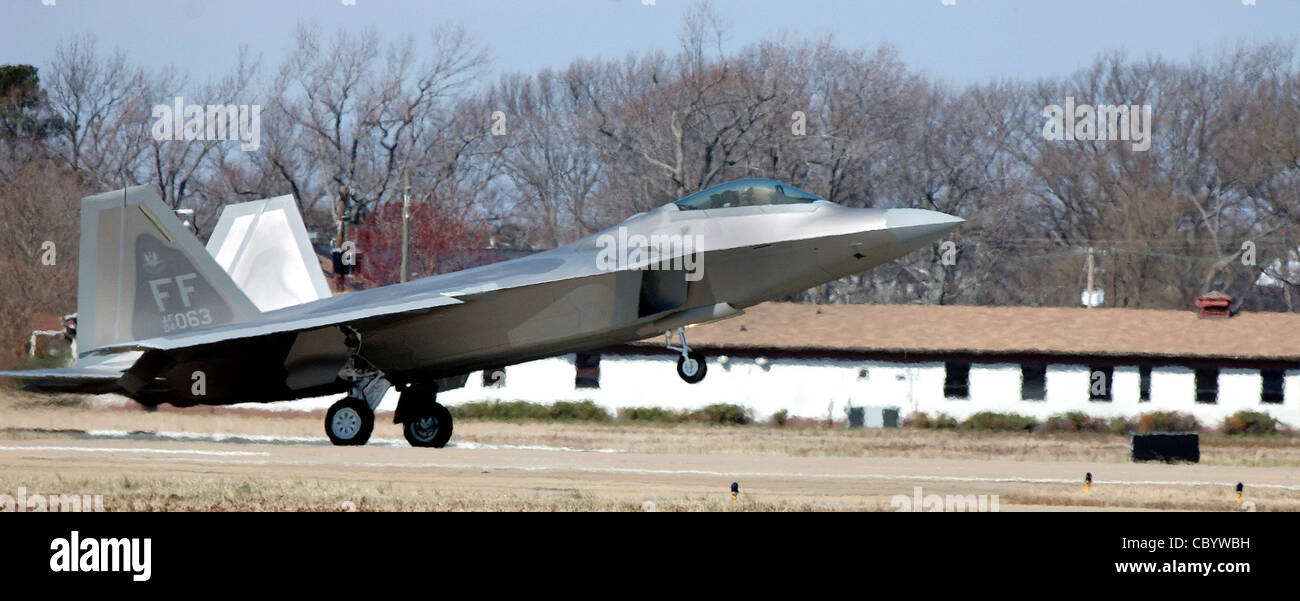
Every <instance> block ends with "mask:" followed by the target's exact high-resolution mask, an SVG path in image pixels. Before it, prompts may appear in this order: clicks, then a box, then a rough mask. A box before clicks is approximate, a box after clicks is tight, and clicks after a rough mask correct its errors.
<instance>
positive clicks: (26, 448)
mask: <svg viewBox="0 0 1300 601" xmlns="http://www.w3.org/2000/svg"><path fill="white" fill-rule="evenodd" d="M0 451H65V452H80V451H87V452H91V453H154V454H162V455H213V456H220V457H267V456H270V455H271V454H270V453H268V452H266V451H202V450H198V449H148V448H121V447H60V446H0Z"/></svg>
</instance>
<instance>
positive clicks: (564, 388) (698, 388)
mask: <svg viewBox="0 0 1300 601" xmlns="http://www.w3.org/2000/svg"><path fill="white" fill-rule="evenodd" d="M573 359H574V356H573V355H566V356H560V357H553V358H549V359H542V360H539V361H531V362H528V363H523V364H519V365H513V366H510V367H508V368H506V384H505V386H503V387H499V388H493V387H486V388H485V387H484V386H483V382H482V375H481V373H480V372H476V373H474V374H471V375H470V377H469V381H468V382H467V384H466V386H465V387H464V388H461V389H457V390H451V391H447V392H444V393H441V394H440V395H439V401H441V402H443V403H445V404H448V405H455V404H458V403H463V402H469V401H480V400H500V401H514V400H522V401H531V402H535V403H552V402H555V401H580V400H591V401H593V402H595V403H596V404H598V405H600V406H602V407H604V408H605V409H607V410H609V411H610V412H611V413H614V412H616V411H617V410H618V409H620V408H625V407H664V408H668V409H697V408H700V407H703V406H705V405H709V404H713V403H734V404H738V405H743V406H745V407H748V408H749V409H750V410H751V411H752V412H753V414H754V417H755V418H756V419H759V420H766V419H768V418H769V417H771V415H772V414H773V413H776V412H777V411H780V410H782V409H785V410H787V411H788V412H789V415H790V416H792V417H805V418H814V419H826V418H827V416H828V415H829V416H830V417H832V418H834V419H835V420H837V421H838V420H843V419H845V415H846V414H845V409H846V407H847V406H848V405H849V404H850V403H851V404H852V405H854V406H893V407H897V408H898V409H899V410H900V411H901V413H902V414H903V415H907V414H909V413H911V412H913V411H920V412H924V413H928V414H930V415H937V414H939V413H946V414H948V415H950V416H952V417H954V418H957V419H965V418H967V417H969V416H970V415H971V414H974V413H977V412H980V411H993V412H1000V413H1019V414H1021V415H1027V416H1032V417H1035V418H1038V419H1043V418H1046V417H1048V416H1051V415H1057V414H1062V413H1066V412H1069V411H1081V412H1084V413H1087V414H1089V415H1094V416H1098V417H1115V416H1125V417H1134V416H1137V415H1138V414H1140V413H1145V412H1151V411H1181V412H1184V413H1190V414H1192V415H1195V416H1196V418H1197V419H1198V420H1200V422H1201V423H1202V424H1204V425H1207V426H1217V425H1218V424H1219V422H1221V421H1222V420H1223V418H1224V417H1227V416H1229V415H1231V414H1233V413H1236V412H1237V411H1241V410H1252V411H1261V412H1265V413H1269V414H1270V415H1272V416H1273V417H1275V418H1277V419H1279V420H1281V421H1282V422H1283V423H1286V424H1288V425H1291V426H1300V370H1290V371H1287V372H1286V377H1285V389H1284V395H1285V396H1284V398H1285V400H1284V402H1283V403H1280V404H1265V403H1261V402H1260V400H1259V399H1260V389H1261V385H1262V378H1261V376H1260V374H1259V371H1258V370H1251V369H1223V370H1221V371H1220V373H1219V402H1218V403H1214V404H1210V403H1197V402H1195V376H1194V374H1195V372H1194V371H1193V370H1192V369H1188V368H1183V367H1156V368H1153V369H1152V370H1151V400H1150V402H1139V400H1138V396H1139V374H1138V369H1137V368H1136V367H1131V366H1116V367H1115V368H1114V372H1113V376H1112V379H1113V382H1111V387H1112V393H1111V394H1112V400H1111V401H1110V402H1100V401H1090V400H1089V398H1088V390H1089V386H1090V385H1091V373H1090V371H1089V368H1088V366H1084V365H1062V364H1053V365H1049V366H1048V367H1047V395H1046V396H1047V399H1046V400H1045V401H1025V400H1021V384H1022V383H1021V370H1020V365H1019V364H1013V363H976V364H972V365H971V368H970V376H969V391H970V398H969V399H963V400H956V399H948V398H945V397H944V394H943V384H944V376H945V372H944V364H943V363H940V362H930V363H912V364H902V363H893V362H884V361H852V360H840V359H826V360H806V359H798V360H796V359H773V360H771V361H770V362H769V363H768V364H767V365H766V366H762V365H759V362H758V361H757V360H755V359H754V358H731V359H730V360H729V361H728V362H727V363H725V364H724V363H722V362H721V361H719V358H717V357H710V358H709V363H708V375H707V377H706V378H705V379H704V381H702V382H700V383H698V384H693V385H692V384H687V383H685V382H683V381H681V379H680V378H678V377H677V373H676V360H675V359H674V358H672V357H669V356H668V355H660V356H638V355H604V356H602V357H601V362H600V386H601V387H600V388H599V389H576V388H574V376H575V375H576V374H575V372H574V367H573ZM863 370H865V373H863ZM864 376H865V377H864ZM335 400H337V399H336V398H334V397H321V398H316V399H303V400H300V401H290V402H285V403H274V404H269V405H262V404H258V405H256V406H257V407H260V408H272V409H289V410H319V409H325V408H328V407H329V406H330V404H331V403H333V402H334V401H335ZM248 406H254V405H252V404H250V405H248ZM396 406H397V394H396V393H395V392H394V391H389V393H388V395H387V396H386V397H385V398H384V401H383V403H381V404H380V407H379V409H380V410H381V411H383V410H390V411H391V410H392V409H394V408H395V407H396Z"/></svg>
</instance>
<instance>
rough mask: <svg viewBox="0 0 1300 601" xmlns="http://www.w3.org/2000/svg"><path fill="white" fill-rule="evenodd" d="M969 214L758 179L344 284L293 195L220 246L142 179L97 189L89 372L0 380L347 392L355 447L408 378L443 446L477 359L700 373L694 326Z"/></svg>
mask: <svg viewBox="0 0 1300 601" xmlns="http://www.w3.org/2000/svg"><path fill="white" fill-rule="evenodd" d="M960 223H962V220H961V219H959V218H956V217H952V216H950V215H946V214H943V213H939V212H936V211H928V210H922V209H864V208H849V207H844V206H842V205H839V204H836V203H832V202H829V201H827V200H825V199H822V198H819V197H818V196H816V195H813V194H810V193H808V192H805V191H803V190H799V189H797V188H794V187H792V186H788V185H784V184H781V183H779V182H776V181H772V180H767V179H745V180H738V181H733V182H729V183H725V184H721V185H718V186H714V187H712V188H708V189H706V190H703V191H700V192H697V193H694V194H691V195H689V196H687V197H685V198H683V199H681V200H679V201H677V202H674V203H671V204H667V205H664V206H661V207H658V208H656V209H653V210H650V211H647V212H644V213H640V214H637V215H634V216H632V217H630V218H628V219H627V220H625V221H623V222H622V223H620V224H618V225H616V226H613V227H611V228H609V229H606V230H603V231H601V232H597V233H595V234H592V235H590V236H587V237H585V238H583V239H580V240H578V241H576V242H573V243H572V244H567V245H565V246H561V247H559V248H555V249H553V250H548V251H545V252H540V253H537V254H533V255H529V256H526V257H522V258H518V259H514V260H510V261H504V262H500V263H495V264H490V265H485V266H481V267H475V268H472V269H466V270H463V271H457V272H454V273H447V274H443V275H438V276H433V277H427V278H423V279H419V280H415V281H412V282H407V283H403V284H396V285H391V286H383V287H380V288H374V289H369V290H363V291H357V292H350V293H346V294H340V295H337V296H330V295H329V290H328V288H326V287H325V285H324V278H323V277H322V275H321V273H320V265H319V263H318V262H317V261H316V259H315V255H314V253H312V252H311V249H310V247H309V245H308V244H307V242H306V232H305V228H304V227H303V224H302V219H301V216H300V215H299V214H298V212H297V210H296V207H295V205H294V204H293V202H292V199H291V198H290V197H280V198H279V199H271V200H270V201H254V202H251V203H243V204H239V205H231V206H229V207H227V208H226V210H225V211H224V212H223V214H222V216H221V219H220V220H219V222H218V224H217V226H216V229H215V231H214V233H213V236H212V239H211V240H210V241H209V243H208V248H206V249H205V248H204V247H203V246H201V245H200V242H199V240H198V239H197V238H196V237H195V236H194V235H193V234H191V233H190V231H189V229H187V228H186V227H185V226H184V225H183V224H182V223H181V222H180V221H179V219H178V218H177V217H176V216H175V215H174V214H173V213H172V211H170V210H169V209H168V208H167V206H166V205H164V204H163V203H162V202H161V201H160V200H159V199H158V197H157V196H156V195H155V194H154V193H153V192H152V191H151V190H150V188H148V187H147V186H139V187H133V188H127V189H124V190H118V191H113V192H108V193H104V194H99V195H96V196H90V197H87V198H85V199H83V201H82V212H81V254H80V257H81V258H80V264H79V282H78V299H77V305H78V306H77V314H78V326H77V340H76V346H77V363H76V366H75V367H66V368H55V369H45V370H33V371H17V372H0V377H10V378H17V379H20V380H22V381H24V382H26V383H27V385H28V387H29V388H31V389H35V390H41V391H56V392H84V393H119V394H124V395H126V396H129V397H131V398H133V399H135V400H137V401H138V402H140V403H142V404H145V405H157V404H159V403H171V404H173V405H179V406H187V405H196V404H205V405H222V404H231V403H239V402H273V401H281V400H290V399H298V398H304V397H314V396H322V395H328V394H345V395H346V396H345V397H344V398H343V399H341V400H339V401H338V402H337V403H335V404H334V405H333V406H332V407H331V408H330V409H329V411H328V412H327V413H326V416H325V431H326V434H327V435H328V436H329V439H330V441H332V442H333V443H334V444H337V445H360V444H365V442H366V441H367V440H368V439H369V437H370V433H371V431H372V429H373V427H374V419H375V418H374V409H375V407H376V406H378V404H379V402H380V399H381V398H382V397H383V395H384V394H385V392H387V390H388V389H389V388H390V387H396V389H397V390H398V391H400V396H399V400H398V404H397V409H396V412H395V415H394V422H396V423H401V424H403V432H404V434H405V436H406V439H407V441H409V442H410V443H411V444H412V445H414V446H421V447H442V446H443V445H445V444H446V443H447V441H448V439H449V438H450V437H451V432H452V419H451V414H450V413H449V412H448V411H447V409H446V408H445V407H443V406H442V405H441V404H439V403H438V402H437V400H436V396H437V393H438V392H439V391H440V390H444V391H445V390H449V389H452V388H456V387H459V386H462V385H463V384H464V383H465V381H466V378H467V375H468V374H469V373H471V372H473V371H476V370H482V369H490V368H496V367H502V366H506V365H511V364H515V363H520V362H524V361H531V360H535V359H541V358H545V357H551V356H554V355H559V354H564V353H571V352H577V351H583V350H587V349H592V348H597V347H601V346H606V345H611V344H619V343H625V342H630V341H635V340H641V339H644V338H647V337H650V336H655V335H662V334H666V335H667V341H668V342H667V347H668V348H669V349H671V350H672V351H673V352H676V353H678V354H679V355H680V357H679V358H678V360H677V373H678V375H679V376H680V377H681V378H682V379H684V380H686V381H687V382H691V383H694V382H698V381H700V380H701V379H702V378H703V377H704V375H705V371H706V364H705V357H704V356H703V354H701V353H700V352H699V351H697V350H693V349H691V347H690V346H689V344H688V343H687V340H686V334H685V330H684V329H683V328H684V327H685V326H688V325H691V324H697V323H703V322H708V321H713V320H717V319H723V318H726V317H731V316H735V315H738V314H740V313H741V312H742V311H743V310H744V309H745V308H746V307H749V306H752V305H755V304H757V303H761V302H763V301H767V300H772V299H777V298H781V297H783V296H787V295H789V294H792V293H796V292H799V291H801V290H805V289H807V288H810V287H813V286H816V285H819V284H822V283H824V282H829V281H832V280H835V279H837V278H841V277H844V276H846V275H849V274H853V273H858V272H861V271H864V270H867V269H869V268H871V267H874V266H876V265H879V264H881V263H884V262H886V261H889V260H892V259H894V258H896V257H899V256H902V255H904V254H906V253H908V252H911V251H913V250H916V249H918V248H920V247H922V246H925V245H927V244H929V243H931V242H933V241H935V240H937V239H938V238H939V237H940V236H942V235H943V234H944V233H946V232H948V231H950V230H952V229H953V228H955V227H956V226H957V225H958V224H960Z"/></svg>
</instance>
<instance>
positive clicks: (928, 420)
mask: <svg viewBox="0 0 1300 601" xmlns="http://www.w3.org/2000/svg"><path fill="white" fill-rule="evenodd" d="M957 425H958V423H957V419H956V418H954V417H953V416H951V415H948V414H947V413H940V414H939V415H937V416H935V417H930V415H929V414H927V413H921V412H919V411H913V412H912V413H910V414H908V416H907V417H905V418H903V427H904V428H921V429H923V430H951V429H953V428H956V427H957Z"/></svg>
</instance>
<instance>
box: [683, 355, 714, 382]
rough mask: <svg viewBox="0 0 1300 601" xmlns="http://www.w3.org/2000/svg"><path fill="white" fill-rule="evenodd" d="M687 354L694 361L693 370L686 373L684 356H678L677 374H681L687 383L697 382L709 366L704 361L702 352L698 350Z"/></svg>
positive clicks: (702, 377) (701, 378)
mask: <svg viewBox="0 0 1300 601" xmlns="http://www.w3.org/2000/svg"><path fill="white" fill-rule="evenodd" d="M687 356H688V357H690V358H691V359H692V360H694V361H695V372H694V373H691V374H688V373H686V371H687V370H686V357H678V358H677V375H678V376H681V378H682V380H684V381H686V383H687V384H695V383H698V382H699V381H700V380H703V379H704V375H705V374H706V373H708V371H709V366H708V365H706V364H705V363H704V353H701V352H700V351H691V352H689V353H687Z"/></svg>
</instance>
